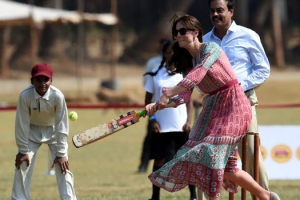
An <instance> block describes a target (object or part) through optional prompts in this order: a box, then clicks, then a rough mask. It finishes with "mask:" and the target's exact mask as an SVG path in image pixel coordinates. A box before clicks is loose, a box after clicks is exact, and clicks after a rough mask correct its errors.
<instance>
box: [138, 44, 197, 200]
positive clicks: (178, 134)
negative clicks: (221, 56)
mask: <svg viewBox="0 0 300 200" xmlns="http://www.w3.org/2000/svg"><path fill="white" fill-rule="evenodd" d="M170 45H171V42H170V41H169V42H166V43H165V45H164V47H163V52H164V54H163V60H162V62H161V65H160V66H159V67H156V68H154V69H153V70H152V72H149V73H147V75H149V78H148V80H147V82H146V84H145V87H144V89H145V91H146V97H145V103H146V105H147V104H149V103H151V102H153V101H157V100H158V99H159V98H160V96H161V95H162V94H163V93H164V92H165V91H167V90H168V89H170V88H172V87H174V86H175V85H176V84H178V83H179V82H180V81H181V80H182V79H183V76H182V74H179V73H173V72H171V71H170V70H168V69H167V67H166V65H165V61H166V59H167V58H168V56H169V55H170V53H171V47H170ZM189 106H191V107H192V105H191V104H189ZM191 107H189V109H187V105H186V104H182V105H179V106H178V107H177V108H169V109H164V110H162V111H161V112H157V113H155V115H153V116H150V117H149V120H150V126H151V128H152V131H153V134H152V144H155V145H152V147H153V150H152V152H153V157H154V164H153V172H154V171H156V170H158V169H159V168H160V167H162V166H163V165H164V164H165V163H166V162H167V161H169V160H168V159H167V157H166V155H167V153H168V152H169V151H170V149H169V148H172V147H170V145H171V144H172V142H174V143H175V147H176V151H177V150H178V149H179V148H180V147H181V146H182V145H184V144H185V143H186V142H187V141H188V134H189V132H190V128H191V115H190V114H189V113H190V112H189V113H188V111H190V108H191ZM170 116H172V117H170ZM189 189H190V198H191V200H196V190H195V186H193V185H189ZM159 196H160V188H159V187H157V186H155V185H152V197H151V200H159Z"/></svg>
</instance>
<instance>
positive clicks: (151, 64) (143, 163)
mask: <svg viewBox="0 0 300 200" xmlns="http://www.w3.org/2000/svg"><path fill="white" fill-rule="evenodd" d="M168 41H169V40H168V39H165V38H163V39H160V40H159V51H160V53H159V55H157V56H155V57H152V58H150V59H149V60H147V62H146V65H145V70H144V76H143V86H145V84H146V82H147V79H148V78H149V77H150V75H147V73H151V72H152V70H153V69H154V68H157V67H159V66H163V64H164V62H165V61H164V59H163V51H164V50H163V47H164V44H165V43H166V42H168ZM146 131H147V133H146V136H145V138H144V141H143V145H142V152H141V158H140V159H141V160H140V164H139V167H138V171H137V172H138V173H145V172H146V171H147V168H148V165H149V161H150V160H151V159H153V158H152V152H151V138H152V130H151V126H150V122H149V121H148V124H147V129H146ZM172 146H173V148H172ZM168 149H169V150H170V151H169V152H168V155H167V157H168V158H172V157H173V156H174V154H175V150H174V149H175V148H174V144H171V145H170V148H168Z"/></svg>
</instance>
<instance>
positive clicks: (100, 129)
mask: <svg viewBox="0 0 300 200" xmlns="http://www.w3.org/2000/svg"><path fill="white" fill-rule="evenodd" d="M146 114H147V111H146V110H141V111H140V112H136V111H134V110H133V111H130V112H127V113H126V114H123V115H120V116H119V118H118V119H113V120H111V121H108V122H106V123H103V124H99V125H97V126H95V127H93V128H90V129H88V130H85V131H83V132H82V133H78V134H76V135H74V136H73V138H72V140H73V144H74V146H75V147H77V148H80V147H83V146H85V145H88V144H91V143H93V142H96V141H97V140H100V139H102V138H105V137H107V136H109V135H111V134H113V133H115V132H117V131H120V130H122V129H124V128H127V127H128V126H131V125H133V124H135V123H137V122H139V119H140V118H141V117H142V116H144V115H146Z"/></svg>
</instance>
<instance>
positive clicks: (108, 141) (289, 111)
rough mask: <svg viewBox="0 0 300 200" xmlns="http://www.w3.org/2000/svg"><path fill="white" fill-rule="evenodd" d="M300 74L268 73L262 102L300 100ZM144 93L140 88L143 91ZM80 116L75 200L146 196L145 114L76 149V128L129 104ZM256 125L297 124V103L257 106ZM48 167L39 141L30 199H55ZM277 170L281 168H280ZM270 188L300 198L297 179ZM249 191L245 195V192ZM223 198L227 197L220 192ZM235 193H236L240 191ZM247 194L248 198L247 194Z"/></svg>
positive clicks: (9, 147)
mask: <svg viewBox="0 0 300 200" xmlns="http://www.w3.org/2000/svg"><path fill="white" fill-rule="evenodd" d="M299 88H300V79H297V78H296V79H295V78H293V79H290V78H286V79H285V80H281V79H280V80H278V79H269V80H268V81H267V82H266V83H264V84H263V85H262V86H261V87H259V88H258V89H257V94H258V96H259V100H260V104H261V105H262V104H286V103H300V93H299ZM12 96H13V97H14V98H12V97H11V96H3V97H1V98H0V100H2V101H8V102H16V98H17V97H16V94H13V95H12ZM142 97H144V94H142ZM75 111H76V112H77V113H78V115H79V118H78V120H77V121H75V122H70V138H69V161H70V167H71V171H72V172H73V174H74V176H75V189H76V194H77V197H78V199H79V200H98V199H105V200H147V199H149V198H150V197H151V191H152V188H151V187H152V186H151V183H150V181H149V180H148V178H147V176H148V174H149V173H150V172H151V168H152V162H151V163H150V165H149V168H148V171H147V173H145V174H137V173H136V171H137V168H138V165H139V159H140V153H141V145H142V141H143V139H144V136H145V134H146V132H145V129H146V120H145V119H141V121H140V123H138V124H136V125H134V126H131V127H129V128H127V129H125V130H123V131H120V132H117V133H115V134H114V135H112V136H110V137H107V138H105V139H103V140H100V141H98V142H96V143H94V144H91V145H89V146H86V147H83V148H79V149H76V148H75V147H74V146H73V144H72V141H71V138H72V136H73V135H75V134H76V133H78V132H80V131H83V130H85V129H87V128H90V127H92V126H94V125H97V124H99V123H102V122H105V121H107V120H110V119H112V118H114V117H116V116H118V115H119V114H122V113H124V112H127V111H128V110H121V109H120V110H99V109H94V110H80V109H78V110H76V109H75ZM257 114H258V120H259V124H260V125H272V124H277V125H280V124H282V125H284V124H294V125H297V124H300V117H299V116H300V108H284V109H283V108H281V109H257ZM0 119H1V120H0V130H1V136H2V139H1V140H0V146H1V151H0V159H1V165H0V199H1V200H8V199H11V197H10V196H11V188H12V183H13V175H14V160H15V155H16V153H17V147H16V145H15V139H14V120H15V111H1V112H0ZM47 170H48V150H47V146H45V145H43V146H42V147H41V149H40V151H39V152H38V155H37V161H36V164H35V171H34V176H33V180H32V186H31V199H32V200H41V199H43V200H44V199H48V200H50V199H53V200H57V199H59V195H58V190H57V187H56V181H55V177H54V176H45V175H44V173H45V172H46V171H47ZM278 173H280V172H278ZM270 189H271V190H272V191H275V192H277V193H278V194H279V195H280V196H281V199H282V200H298V199H300V193H299V189H300V180H295V181H291V180H286V181H283V180H280V181H276V180H271V181H270ZM248 197H249V196H248ZM161 199H162V200H181V199H182V200H188V199H189V192H188V189H187V188H186V189H184V190H182V191H180V192H177V193H168V192H166V191H165V190H161ZM221 199H222V200H225V199H228V194H227V193H226V192H224V193H223V194H222V197H221ZM235 199H240V197H239V194H237V195H236V198H235ZM248 199H250V198H248Z"/></svg>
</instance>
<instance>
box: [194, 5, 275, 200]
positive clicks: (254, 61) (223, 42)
mask: <svg viewBox="0 0 300 200" xmlns="http://www.w3.org/2000/svg"><path fill="white" fill-rule="evenodd" d="M208 5H209V9H210V19H211V22H212V24H213V25H214V27H213V29H212V30H211V31H210V32H208V33H207V34H206V35H204V36H203V41H204V42H215V43H217V44H219V46H221V47H222V49H223V50H224V51H225V53H226V55H227V57H228V58H229V61H230V63H231V65H232V67H233V69H234V71H235V73H236V75H237V77H238V81H239V82H240V84H241V87H242V88H243V89H244V91H245V94H246V95H247V97H248V99H249V101H250V103H251V105H252V123H251V126H250V128H249V130H248V132H255V133H258V125H257V117H256V109H255V106H256V105H257V104H258V101H257V97H256V94H255V91H254V88H256V87H257V86H259V85H260V84H262V83H263V82H264V81H265V80H266V79H267V78H268V77H269V76H270V64H269V61H268V58H267V56H266V54H265V51H264V49H263V46H262V44H261V41H260V37H259V36H258V34H257V33H255V32H254V31H252V30H250V29H248V28H245V27H243V26H239V25H237V24H236V23H235V21H233V20H232V16H233V14H234V6H235V0H208ZM238 148H239V154H240V155H242V143H240V144H239V147H238ZM247 156H248V159H247V160H248V165H247V172H248V173H249V174H250V175H251V176H253V175H254V172H253V171H254V168H253V162H254V137H253V135H252V136H248V155H247ZM259 173H260V174H259V179H260V185H261V186H262V187H263V188H265V189H267V190H269V185H268V182H269V180H268V176H267V173H266V170H265V166H264V162H263V158H262V155H261V153H260V156H259ZM198 192H199V193H198V200H202V199H205V197H204V195H203V194H202V192H201V191H200V190H199V191H198Z"/></svg>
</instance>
